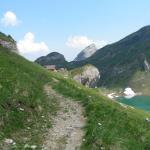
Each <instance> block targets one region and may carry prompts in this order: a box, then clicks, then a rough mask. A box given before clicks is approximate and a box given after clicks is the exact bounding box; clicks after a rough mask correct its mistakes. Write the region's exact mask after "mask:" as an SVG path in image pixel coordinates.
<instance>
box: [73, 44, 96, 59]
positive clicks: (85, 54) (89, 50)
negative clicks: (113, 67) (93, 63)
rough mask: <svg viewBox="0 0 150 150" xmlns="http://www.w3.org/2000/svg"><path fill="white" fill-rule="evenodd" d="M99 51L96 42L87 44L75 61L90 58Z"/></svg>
mask: <svg viewBox="0 0 150 150" xmlns="http://www.w3.org/2000/svg"><path fill="white" fill-rule="evenodd" d="M96 51H97V48H96V46H95V44H91V45H89V46H87V47H86V48H85V49H84V50H82V51H81V52H80V53H79V54H78V55H77V57H76V58H75V59H74V61H81V60H85V59H87V58H89V57H90V56H92V55H93V54H94V53H95V52H96Z"/></svg>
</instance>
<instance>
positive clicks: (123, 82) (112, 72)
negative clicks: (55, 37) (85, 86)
mask: <svg viewBox="0 0 150 150" xmlns="http://www.w3.org/2000/svg"><path fill="white" fill-rule="evenodd" d="M85 64H93V65H95V66H96V67H97V68H98V69H99V71H100V72H101V79H100V82H99V85H101V86H107V87H114V86H116V87H124V86H128V85H129V84H130V82H131V81H132V77H133V75H134V74H136V72H138V71H139V72H143V73H145V72H149V70H150V26H146V27H144V28H142V29H140V30H139V31H137V32H135V33H133V34H131V35H129V36H127V37H126V38H124V39H122V40H120V41H119V42H116V43H114V44H111V45H107V46H105V47H104V48H102V49H100V50H98V51H97V52H96V53H95V54H94V55H92V56H91V57H90V58H88V59H86V60H84V61H81V62H71V63H70V67H71V68H75V67H78V66H82V65H85ZM145 80H147V81H148V80H149V79H148V78H147V79H145ZM144 84H147V83H146V82H145V83H144Z"/></svg>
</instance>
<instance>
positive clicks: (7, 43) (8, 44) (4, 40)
mask: <svg viewBox="0 0 150 150" xmlns="http://www.w3.org/2000/svg"><path fill="white" fill-rule="evenodd" d="M0 45H1V46H3V47H5V48H7V49H10V50H11V51H13V52H16V53H18V49H17V44H16V41H15V40H14V39H13V38H12V37H11V36H10V35H8V36H7V35H5V34H3V33H1V32H0Z"/></svg>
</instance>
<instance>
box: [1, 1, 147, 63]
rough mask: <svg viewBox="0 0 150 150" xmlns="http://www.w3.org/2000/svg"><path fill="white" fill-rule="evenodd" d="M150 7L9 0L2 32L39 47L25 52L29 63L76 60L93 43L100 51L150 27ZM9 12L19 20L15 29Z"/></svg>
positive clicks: (125, 3)
mask: <svg viewBox="0 0 150 150" xmlns="http://www.w3.org/2000/svg"><path fill="white" fill-rule="evenodd" d="M149 7H150V1H149V0H122V1H121V0H26V1H20V0H13V1H10V0H5V1H0V19H1V24H0V31H2V32H4V33H6V34H11V35H12V36H13V37H14V38H15V40H16V41H17V42H19V41H20V45H21V44H30V43H31V45H30V46H33V47H34V48H36V47H37V49H38V50H37V51H36V50H34V48H33V47H31V50H30V46H27V47H25V48H24V49H23V51H22V53H21V54H22V55H24V56H25V57H27V58H28V59H31V60H34V59H35V58H36V57H38V56H40V55H45V54H47V53H49V52H52V51H58V52H60V53H62V54H64V55H65V57H66V58H67V59H68V60H72V59H73V58H74V57H75V56H76V55H77V54H78V53H79V52H80V50H81V49H82V48H83V47H85V46H87V45H88V44H90V43H93V42H94V43H96V44H97V46H98V47H100V46H103V44H106V43H112V42H115V41H118V40H119V39H121V38H123V37H125V36H126V35H128V34H130V33H132V32H134V31H136V30H138V29H139V28H141V27H143V26H145V25H149V24H150V9H149ZM7 12H12V13H14V14H15V16H16V17H17V18H16V19H17V23H16V24H15V25H13V24H11V23H10V22H8V23H9V24H8V25H6V24H4V21H6V20H4V17H6V13H7ZM8 19H9V18H8ZM2 20H4V21H2ZM25 35H26V36H25ZM33 36H34V37H33ZM25 39H26V41H25ZM29 40H31V41H32V42H28V41H29ZM42 43H43V46H41V45H42ZM33 44H34V45H33ZM20 47H21V46H20ZM21 48H22V47H21ZM27 48H28V50H27V52H26V51H25V50H26V49H27Z"/></svg>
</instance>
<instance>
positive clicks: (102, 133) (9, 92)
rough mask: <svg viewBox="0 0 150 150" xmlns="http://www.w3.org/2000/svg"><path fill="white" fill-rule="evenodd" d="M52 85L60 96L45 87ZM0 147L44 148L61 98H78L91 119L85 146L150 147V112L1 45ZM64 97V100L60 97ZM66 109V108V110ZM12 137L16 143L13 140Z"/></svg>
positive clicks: (88, 149)
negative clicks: (86, 85)
mask: <svg viewBox="0 0 150 150" xmlns="http://www.w3.org/2000/svg"><path fill="white" fill-rule="evenodd" d="M45 85H49V86H50V87H51V88H52V89H53V90H54V91H55V93H56V94H57V95H56V96H54V95H53V93H51V92H50V91H49V96H47V94H46V92H45V90H44V87H45ZM0 90H1V92H0V116H1V117H0V149H2V150H5V149H7V150H9V149H13V150H22V149H26V150H27V149H37V150H41V149H42V145H43V142H44V141H45V133H47V132H48V131H49V128H53V126H52V124H53V120H52V119H51V118H53V117H57V115H56V113H57V111H58V110H59V108H58V107H59V101H60V100H62V97H63V99H64V100H65V99H66V100H67V101H66V102H68V100H70V101H75V102H76V101H78V102H79V103H80V104H82V106H83V108H84V116H85V117H86V118H87V122H86V127H85V129H84V130H85V135H84V140H83V142H82V146H81V149H83V150H99V149H106V150H109V149H112V150H117V149H119V150H135V149H136V150H149V149H150V141H149V139H150V122H149V120H150V119H149V118H150V114H149V113H146V112H143V111H141V110H136V109H133V108H130V107H129V106H122V105H120V104H119V103H116V102H114V101H112V100H109V99H108V98H106V97H104V96H102V95H101V93H100V92H99V90H98V89H97V90H92V89H88V88H86V87H84V86H82V85H80V84H78V83H76V82H74V81H73V80H71V79H69V78H68V79H66V77H63V76H62V75H61V74H59V73H54V72H49V71H47V70H45V69H43V68H42V67H40V66H39V65H37V64H34V63H32V62H29V61H27V60H25V59H24V58H22V57H21V56H19V55H17V54H16V53H12V52H11V51H10V50H9V49H6V48H4V47H2V46H0ZM59 97H61V99H59ZM65 111H66V112H67V111H68V110H65ZM12 140H13V141H12Z"/></svg>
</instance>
